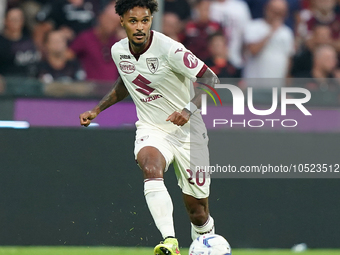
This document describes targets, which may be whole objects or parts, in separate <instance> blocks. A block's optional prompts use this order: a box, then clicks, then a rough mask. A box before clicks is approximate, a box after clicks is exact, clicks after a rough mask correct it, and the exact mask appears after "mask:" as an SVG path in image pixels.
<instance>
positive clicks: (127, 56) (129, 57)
mask: <svg viewBox="0 0 340 255" xmlns="http://www.w3.org/2000/svg"><path fill="white" fill-rule="evenodd" d="M122 59H131V56H130V55H120V60H122Z"/></svg>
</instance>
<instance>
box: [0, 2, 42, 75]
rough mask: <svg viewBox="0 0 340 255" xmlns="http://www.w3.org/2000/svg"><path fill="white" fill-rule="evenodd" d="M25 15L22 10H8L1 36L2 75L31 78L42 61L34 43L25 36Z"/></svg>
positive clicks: (0, 72)
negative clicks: (36, 66) (38, 63)
mask: <svg viewBox="0 0 340 255" xmlns="http://www.w3.org/2000/svg"><path fill="white" fill-rule="evenodd" d="M23 28H24V15H23V12H22V10H21V9H20V8H11V9H8V11H7V13H6V16H5V29H4V32H3V34H2V35H1V36H0V74H2V75H8V76H9V75H12V76H14V75H18V76H31V75H34V66H35V64H36V63H37V62H38V61H39V60H40V53H39V52H38V51H37V49H36V47H35V45H34V43H33V41H32V40H31V39H30V38H29V37H27V36H25V35H24V33H23Z"/></svg>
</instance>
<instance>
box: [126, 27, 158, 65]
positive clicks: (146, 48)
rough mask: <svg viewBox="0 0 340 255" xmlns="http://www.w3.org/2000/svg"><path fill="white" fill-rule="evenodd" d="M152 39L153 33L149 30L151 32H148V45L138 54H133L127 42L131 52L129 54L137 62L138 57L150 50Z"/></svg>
mask: <svg viewBox="0 0 340 255" xmlns="http://www.w3.org/2000/svg"><path fill="white" fill-rule="evenodd" d="M152 39H153V31H152V30H151V31H150V40H149V43H148V45H147V46H146V47H145V49H144V50H143V51H141V52H139V53H134V52H133V51H132V48H131V45H130V42H128V43H129V49H130V52H131V54H132V55H133V56H134V57H135V58H136V60H137V61H138V59H139V57H140V55H142V54H143V53H144V52H146V51H147V50H148V49H149V48H150V45H151V43H152Z"/></svg>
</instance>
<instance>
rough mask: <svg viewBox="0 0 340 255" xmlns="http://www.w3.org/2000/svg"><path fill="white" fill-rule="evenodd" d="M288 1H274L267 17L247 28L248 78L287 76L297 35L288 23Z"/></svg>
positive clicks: (271, 1) (266, 10) (272, 0)
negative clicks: (286, 23) (285, 22)
mask: <svg viewBox="0 0 340 255" xmlns="http://www.w3.org/2000/svg"><path fill="white" fill-rule="evenodd" d="M286 13H287V2H286V1H285V0H270V1H269V2H268V4H267V5H266V8H265V18H264V19H257V20H254V21H252V22H251V23H250V24H249V25H248V26H247V28H246V31H245V43H246V48H247V56H246V57H247V59H246V64H245V67H244V72H243V76H244V77H245V78H285V77H286V76H287V74H288V66H289V61H290V57H291V56H292V55H293V54H294V36H293V32H292V31H291V29H290V28H289V27H287V26H286V25H285V24H284V19H285V16H286Z"/></svg>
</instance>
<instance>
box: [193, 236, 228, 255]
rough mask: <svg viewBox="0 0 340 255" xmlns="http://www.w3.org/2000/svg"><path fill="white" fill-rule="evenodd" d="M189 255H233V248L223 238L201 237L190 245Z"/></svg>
mask: <svg viewBox="0 0 340 255" xmlns="http://www.w3.org/2000/svg"><path fill="white" fill-rule="evenodd" d="M189 255H231V247H230V245H229V243H228V241H227V240H226V239H225V238H224V237H223V236H220V235H216V234H207V235H201V236H199V237H198V238H196V239H195V240H194V241H193V242H192V244H191V245H190V248H189Z"/></svg>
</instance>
